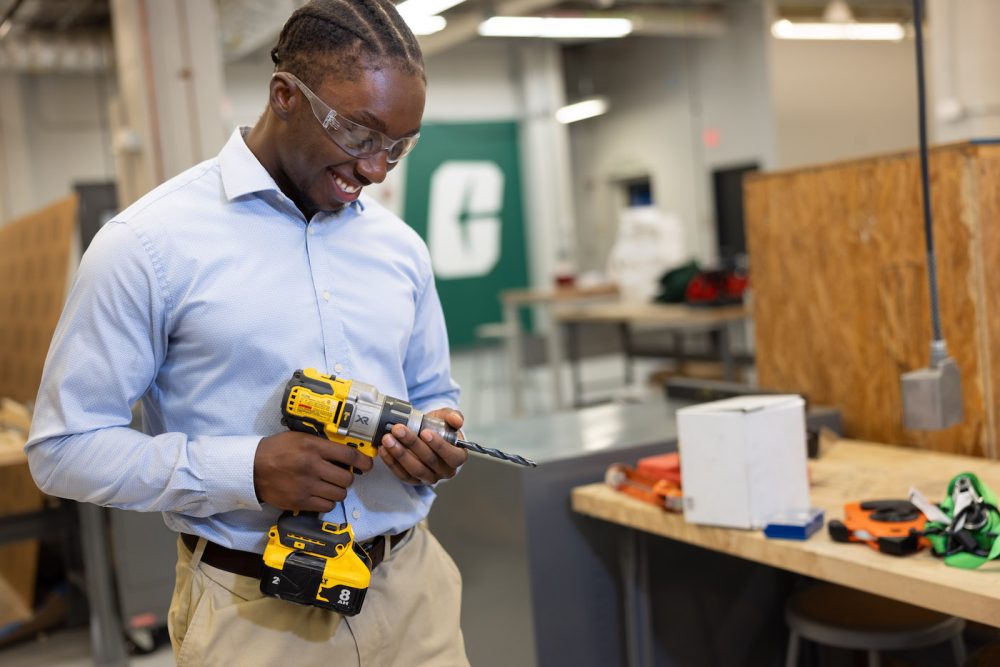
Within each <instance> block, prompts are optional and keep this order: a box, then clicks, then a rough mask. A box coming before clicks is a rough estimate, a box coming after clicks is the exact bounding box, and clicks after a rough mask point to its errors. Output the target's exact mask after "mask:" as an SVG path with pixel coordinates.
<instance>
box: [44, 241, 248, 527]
mask: <svg viewBox="0 0 1000 667" xmlns="http://www.w3.org/2000/svg"><path fill="white" fill-rule="evenodd" d="M168 309H169V303H168V302H167V301H166V300H165V298H164V293H163V291H162V290H161V284H160V280H159V279H158V277H157V272H156V269H155V264H154V262H153V261H151V255H150V253H149V252H148V249H147V248H146V247H145V246H144V245H143V243H142V242H141V241H140V239H139V238H138V237H137V236H136V234H135V232H134V230H132V229H131V228H130V227H129V226H128V225H126V224H123V223H118V222H111V223H108V224H107V225H105V227H104V228H102V229H101V231H100V232H99V233H98V234H97V236H96V237H95V239H94V241H93V243H92V244H91V246H90V248H89V249H88V250H87V252H86V253H85V255H84V257H83V260H82V261H81V263H80V268H79V271H78V272H77V275H76V278H75V280H74V283H73V286H72V287H71V288H70V291H69V295H68V297H67V301H66V305H65V308H64V310H63V314H62V317H61V318H60V321H59V324H58V325H57V326H56V331H55V334H54V335H53V338H52V343H51V346H50V348H49V353H48V357H47V358H46V361H45V369H44V371H43V372H42V381H41V385H40V387H39V392H38V399H37V401H36V404H35V412H34V416H33V420H32V427H31V433H30V434H29V438H28V442H27V444H26V445H25V452H26V453H27V455H28V463H29V466H30V468H31V474H32V476H33V477H34V479H35V482H36V483H37V484H38V486H39V488H40V489H41V490H42V491H44V492H45V493H48V494H51V495H55V496H60V497H64V498H71V499H74V500H79V501H84V502H91V503H95V504H98V505H105V506H109V507H119V508H122V509H129V510H138V511H172V512H181V513H184V514H188V515H191V516H210V515H212V514H216V513H220V512H226V511H230V510H234V509H240V508H255V509H257V508H259V507H260V504H259V502H258V501H257V498H256V493H255V491H254V488H253V459H254V455H255V453H256V448H257V444H258V441H259V437H255V436H197V435H188V434H184V433H163V434H159V435H156V436H149V435H146V434H143V433H141V432H139V431H137V430H134V429H132V428H130V427H129V424H130V423H131V420H132V412H131V407H132V405H133V404H134V403H135V402H136V401H137V400H139V398H140V397H142V396H143V395H144V394H146V393H147V392H155V386H154V380H155V378H156V375H157V372H158V370H159V368H160V366H161V365H162V364H163V363H164V361H165V359H166V356H167V342H168V328H167V315H168V313H167V311H168Z"/></svg>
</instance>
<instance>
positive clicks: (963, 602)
mask: <svg viewBox="0 0 1000 667" xmlns="http://www.w3.org/2000/svg"><path fill="white" fill-rule="evenodd" d="M810 467H811V470H812V488H811V497H812V503H813V505H814V506H815V507H821V508H823V509H824V510H825V512H826V517H825V518H826V521H829V520H831V519H842V518H843V516H844V514H843V506H844V503H845V502H849V501H854V500H874V499H881V498H906V497H907V496H908V491H909V488H910V486H915V487H917V488H918V489H920V490H921V491H922V492H923V493H924V495H925V496H927V498H928V499H929V500H931V501H932V502H938V501H940V500H941V498H942V497H943V496H944V494H945V492H946V490H947V486H948V482H949V481H950V480H951V478H952V477H953V476H954V475H956V474H958V473H961V472H973V473H975V474H976V475H978V476H979V478H980V479H981V480H982V481H983V482H984V483H985V484H987V485H988V486H989V487H990V488H992V489H994V490H997V489H1000V463H998V462H995V461H988V460H985V459H980V458H971V457H965V456H955V455H948V454H938V453H933V452H925V451H919V450H915V449H909V448H903V447H892V446H888V445H877V444H871V443H862V442H853V441H848V440H841V441H840V442H838V443H837V444H836V445H835V446H834V447H833V448H832V449H831V450H829V451H828V452H826V453H825V454H824V456H823V457H822V458H820V459H817V460H813V461H810ZM572 506H573V510H574V511H576V512H578V513H581V514H585V515H589V516H592V517H595V518H598V519H603V520H604V521H608V522H611V523H614V524H618V525H621V526H626V527H629V528H634V529H636V530H639V531H643V532H646V533H651V534H654V535H659V536H663V537H668V538H671V539H673V540H679V541H681V542H686V543H688V544H693V545H696V546H699V547H704V548H706V549H711V550H713V551H718V552H722V553H726V554H730V555H733V556H737V557H739V558H744V559H747V560H750V561H754V562H757V563H763V564H765V565H770V566H773V567H776V568H780V569H783V570H789V571H792V572H797V573H799V574H804V575H808V576H811V577H815V578H817V579H822V580H825V581H830V582H834V583H838V584H843V585H845V586H850V587H853V588H859V589H863V590H866V591H869V592H872V593H875V594H877V595H882V596H884V597H887V598H892V599H896V600H901V601H903V602H908V603H911V604H915V605H919V606H921V607H926V608H928V609H934V610H936V611H940V612H944V613H948V614H952V615H955V616H959V617H962V618H966V619H970V620H973V621H978V622H980V623H985V624H987V625H992V626H998V627H1000V576H998V575H1000V562H997V561H994V562H992V563H988V564H986V565H984V566H983V567H982V568H980V569H979V570H960V569H957V568H952V567H948V566H946V565H945V564H944V563H943V562H942V561H941V560H940V559H938V558H935V557H934V556H933V555H932V554H931V552H930V550H928V549H925V550H923V551H921V552H919V553H917V554H914V555H911V556H907V557H902V558H897V557H893V556H888V555H884V554H880V553H877V552H876V551H874V550H873V549H871V548H869V547H868V546H866V545H864V544H841V543H836V542H833V541H831V540H830V537H829V534H828V532H827V529H826V526H825V525H824V527H823V528H822V529H821V530H820V531H819V532H817V533H816V534H815V535H813V536H812V538H810V539H809V540H806V541H796V540H772V539H767V538H765V537H764V535H763V533H762V532H761V531H745V530H737V529H729V528H714V527H710V526H699V525H694V524H688V523H686V522H685V521H684V519H683V517H682V516H681V515H678V514H670V513H667V512H665V511H663V510H660V509H658V508H656V507H654V506H652V505H650V504H647V503H643V502H640V501H638V500H634V499H632V498H631V497H629V496H626V495H624V494H622V493H619V492H617V491H614V490H613V489H611V488H610V487H608V486H607V485H605V484H603V483H597V484H589V485H587V486H581V487H577V488H575V489H574V490H573V492H572Z"/></svg>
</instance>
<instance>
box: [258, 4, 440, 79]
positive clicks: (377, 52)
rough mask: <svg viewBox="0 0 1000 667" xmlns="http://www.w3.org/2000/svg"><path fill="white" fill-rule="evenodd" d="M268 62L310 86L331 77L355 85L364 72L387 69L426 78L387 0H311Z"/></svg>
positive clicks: (294, 18)
mask: <svg viewBox="0 0 1000 667" xmlns="http://www.w3.org/2000/svg"><path fill="white" fill-rule="evenodd" d="M271 60H273V61H274V69H275V71H287V72H291V73H293V74H295V75H296V76H297V77H299V78H300V79H302V81H303V82H305V84H306V85H307V86H309V87H313V86H319V85H320V84H321V83H322V82H323V79H324V77H325V76H327V75H329V74H335V75H336V76H338V77H340V78H344V79H348V80H351V81H356V80H357V79H358V77H359V76H360V75H361V71H362V69H364V68H369V69H370V68H372V67H374V68H376V69H381V68H383V67H386V66H388V65H392V66H393V67H398V68H400V69H401V70H402V71H404V72H407V73H410V74H414V75H419V76H420V77H423V76H424V60H423V56H422V55H421V53H420V45H419V44H417V38H416V37H414V36H413V33H412V32H411V31H410V28H409V27H408V26H407V25H406V23H405V22H404V21H403V18H402V17H401V16H400V15H399V12H398V11H396V7H395V5H393V4H392V2H390V1H389V0H311V2H309V3H307V4H305V5H303V6H302V7H299V8H298V9H296V10H295V11H294V12H293V13H292V15H291V16H290V17H289V18H288V21H286V22H285V26H284V27H283V28H282V29H281V35H280V36H279V37H278V43H277V44H276V45H275V47H274V48H273V49H271Z"/></svg>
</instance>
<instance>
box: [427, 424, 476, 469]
mask: <svg viewBox="0 0 1000 667" xmlns="http://www.w3.org/2000/svg"><path fill="white" fill-rule="evenodd" d="M420 439H421V440H422V441H423V442H424V443H426V445H427V447H428V449H430V450H432V451H433V454H434V456H435V457H436V458H438V459H440V460H441V461H443V462H444V464H445V465H446V466H447V467H449V468H452V469H453V470H454V469H455V468H458V467H459V466H461V465H462V464H463V463H465V462H466V460H467V459H468V458H469V453H468V452H467V451H465V450H464V449H462V448H461V447H458V446H456V445H452V444H450V443H448V442H446V441H445V440H444V438H442V437H441V436H439V435H438V434H436V433H434V432H433V431H431V430H430V429H424V431H423V432H422V433H421V434H420ZM452 475H454V472H452Z"/></svg>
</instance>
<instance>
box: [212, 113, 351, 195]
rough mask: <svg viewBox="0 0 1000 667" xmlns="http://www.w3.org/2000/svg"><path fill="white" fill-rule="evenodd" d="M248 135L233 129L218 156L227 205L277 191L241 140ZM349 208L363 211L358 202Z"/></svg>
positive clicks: (269, 177) (247, 129) (240, 129)
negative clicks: (258, 193) (240, 198)
mask: <svg viewBox="0 0 1000 667" xmlns="http://www.w3.org/2000/svg"><path fill="white" fill-rule="evenodd" d="M249 131H250V128H249V127H237V128H236V129H235V130H233V134H232V135H231V136H230V137H229V141H227V142H226V145H225V146H223V147H222V151H221V152H220V153H219V170H220V171H221V173H222V187H223V189H224V190H225V191H226V198H227V199H228V200H229V201H232V200H234V199H236V198H237V197H242V196H243V195H248V194H252V193H255V192H266V191H269V190H270V191H274V192H280V191H281V189H280V188H279V187H278V184H277V183H275V182H274V179H273V178H272V177H271V174H269V173H268V172H267V169H265V168H264V165H262V164H261V163H260V160H258V159H257V156H256V155H254V154H253V152H252V151H251V150H250V148H249V147H248V146H247V142H246V140H245V139H244V138H243V137H244V133H246V132H249ZM350 207H351V208H353V209H354V210H355V212H357V213H361V212H362V211H364V210H365V205H364V204H362V203H361V200H360V199H356V200H354V201H353V202H351V204H350Z"/></svg>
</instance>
